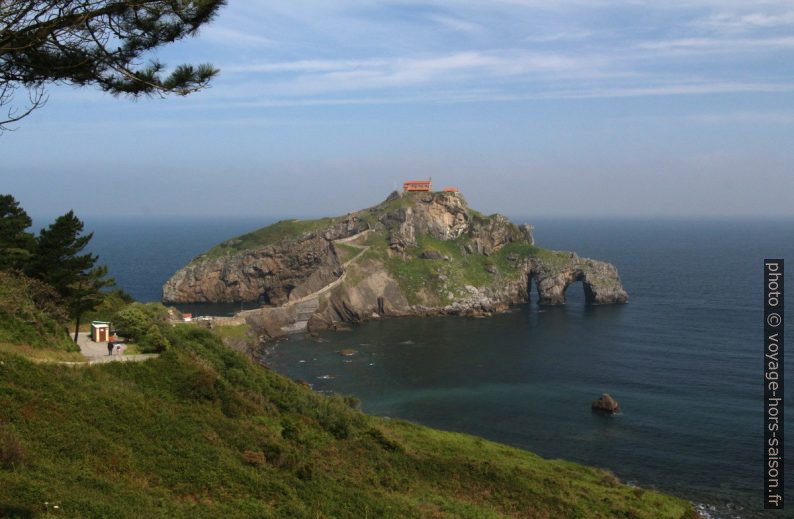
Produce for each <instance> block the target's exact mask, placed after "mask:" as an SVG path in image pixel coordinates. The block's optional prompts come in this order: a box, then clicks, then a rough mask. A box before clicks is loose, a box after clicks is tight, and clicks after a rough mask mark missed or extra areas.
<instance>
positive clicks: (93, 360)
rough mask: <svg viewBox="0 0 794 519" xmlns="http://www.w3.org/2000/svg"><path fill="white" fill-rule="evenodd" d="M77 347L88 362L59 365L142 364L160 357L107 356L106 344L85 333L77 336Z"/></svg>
mask: <svg viewBox="0 0 794 519" xmlns="http://www.w3.org/2000/svg"><path fill="white" fill-rule="evenodd" d="M77 345H78V346H79V347H80V353H82V354H83V356H84V357H85V358H86V359H87V360H88V362H59V364H74V365H82V364H103V363H106V362H142V361H144V360H149V359H154V358H157V357H159V356H160V355H159V354H157V353H145V354H140V355H117V354H113V355H108V343H106V342H94V341H93V340H91V337H89V336H88V333H86V332H80V333H79V334H77Z"/></svg>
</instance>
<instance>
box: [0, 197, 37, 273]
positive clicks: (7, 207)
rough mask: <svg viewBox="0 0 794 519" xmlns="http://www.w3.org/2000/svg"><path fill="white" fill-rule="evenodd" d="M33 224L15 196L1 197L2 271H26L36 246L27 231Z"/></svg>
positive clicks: (0, 243) (0, 261) (0, 249)
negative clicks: (25, 268)
mask: <svg viewBox="0 0 794 519" xmlns="http://www.w3.org/2000/svg"><path fill="white" fill-rule="evenodd" d="M32 223H33V222H32V221H31V219H30V217H29V216H28V214H27V213H26V212H25V210H24V209H22V208H21V207H20V206H19V203H18V202H17V201H16V200H15V199H14V197H13V196H11V195H0V270H11V269H15V270H22V269H24V267H25V265H26V264H27V262H28V261H29V260H30V256H31V254H32V253H33V247H34V245H35V239H34V237H33V234H31V233H29V232H27V231H26V229H27V228H28V227H30V226H31V224H32Z"/></svg>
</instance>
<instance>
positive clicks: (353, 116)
mask: <svg viewBox="0 0 794 519" xmlns="http://www.w3.org/2000/svg"><path fill="white" fill-rule="evenodd" d="M229 4H230V5H228V6H227V7H225V8H224V9H223V10H222V12H221V13H220V15H219V16H218V18H217V19H216V20H214V21H213V22H212V23H211V24H210V25H208V26H206V27H205V28H203V29H202V30H201V31H200V33H199V34H198V36H197V37H195V38H190V39H188V40H184V41H181V42H178V43H176V44H173V45H170V46H168V47H163V48H161V49H159V50H158V51H157V52H156V53H155V54H153V55H152V57H156V58H158V59H159V60H161V61H163V62H165V63H166V64H168V65H170V66H173V65H177V64H179V63H205V62H208V63H212V64H213V65H215V66H216V67H218V68H219V69H220V70H221V73H220V75H219V76H218V77H217V78H216V79H215V80H214V81H213V83H212V85H211V87H210V88H208V89H206V90H204V91H202V92H199V93H196V94H193V95H190V96H187V97H184V98H180V97H167V98H165V99H160V98H154V99H140V100H129V99H125V98H114V97H112V96H109V95H107V94H104V93H102V92H100V91H98V90H96V89H92V88H81V89H80V88H74V87H71V86H68V85H59V86H51V87H50V88H49V89H48V94H49V100H48V102H47V104H46V106H44V107H43V108H41V109H39V110H37V111H36V112H34V113H33V114H32V115H31V116H29V117H28V118H26V119H24V120H22V121H20V122H19V123H17V124H16V130H15V131H13V132H5V133H3V134H2V135H0V152H2V157H3V159H2V161H0V192H8V193H11V194H13V195H14V196H16V198H17V199H18V200H20V201H21V203H22V205H23V207H25V208H26V209H27V210H28V212H29V213H31V214H45V215H55V214H61V213H63V212H65V211H67V210H69V209H74V210H75V211H76V213H77V214H78V215H84V216H103V215H107V216H110V215H113V216H119V217H128V216H129V217H199V216H200V217H209V218H222V217H238V216H245V217H249V216H254V217H259V216H261V217H263V218H272V217H282V216H283V217H302V216H305V217H309V216H320V215H334V214H344V213H347V212H350V211H353V210H357V209H360V208H363V207H367V206H370V205H374V204H375V203H378V202H379V201H381V200H382V199H384V198H385V197H386V196H387V195H388V194H389V192H391V191H392V190H394V189H395V188H397V187H399V186H401V184H402V182H403V181H404V180H407V179H416V178H429V177H432V179H433V182H434V184H435V186H436V187H439V188H440V187H443V186H447V185H450V186H457V187H459V188H460V189H461V191H462V193H463V195H464V196H465V197H466V199H467V200H468V202H469V203H470V205H472V206H473V207H475V208H477V209H480V210H481V211H484V212H487V213H492V212H502V213H506V214H513V215H516V214H519V215H535V216H552V217H557V216H559V217H565V216H593V217H612V216H621V217H622V216H627V217H660V216H663V217H678V216H705V217H722V216H732V217H744V216H759V215H761V216H764V215H767V216H769V215H772V216H793V215H794V2H793V1H768V2H765V1H759V2H751V1H744V0H743V1H733V0H725V1H711V0H687V1H675V0H671V1H666V2H657V1H647V2H646V1H642V0H634V1H612V0H593V1H560V2H558V1H541V0H490V1H487V0H446V1H440V0H439V1H426V2H418V1H414V2H408V1H399V0H396V1H388V2H380V1H371V0H370V1H364V0H345V1H339V0H290V1H289V2H283V1H280V2H279V1H272V0H271V1H264V0H231V1H230V2H229Z"/></svg>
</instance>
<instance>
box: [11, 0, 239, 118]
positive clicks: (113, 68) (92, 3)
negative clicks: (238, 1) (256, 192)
mask: <svg viewBox="0 0 794 519" xmlns="http://www.w3.org/2000/svg"><path fill="white" fill-rule="evenodd" d="M224 4H225V0H59V1H51V0H46V1H44V0H13V1H7V0H0V106H3V105H10V103H11V101H12V98H13V95H14V91H15V90H17V89H18V88H24V89H26V90H27V91H28V94H29V97H30V104H29V106H28V108H27V109H23V110H20V111H16V110H14V109H13V108H10V109H8V111H7V115H6V117H5V118H3V117H0V130H2V129H3V128H4V126H3V125H4V124H7V123H10V122H14V121H17V120H19V119H21V118H23V117H25V116H26V115H28V114H29V113H30V112H31V111H32V110H33V109H35V108H36V107H38V106H39V105H41V104H42V103H43V100H44V85H46V84H47V83H53V82H60V83H70V84H73V85H79V86H86V85H97V86H98V87H99V88H101V89H102V90H105V91H107V92H110V93H111V94H114V95H119V94H126V95H130V96H139V95H152V94H155V95H157V94H159V95H162V94H166V93H176V94H178V95H186V94H188V93H190V92H194V91H196V90H198V89H200V88H203V87H204V86H206V85H207V83H208V82H209V80H210V79H211V78H212V77H213V76H214V75H215V74H217V70H216V69H215V68H213V67H212V66H210V65H206V64H204V65H199V66H192V65H179V66H177V67H175V68H174V69H173V70H172V71H171V72H170V73H169V74H164V70H165V67H164V65H163V64H162V63H160V62H158V61H156V60H153V61H151V62H149V63H148V64H143V65H142V64H141V61H142V59H141V58H143V56H144V55H146V54H147V53H150V52H151V51H153V50H154V49H156V48H158V47H160V46H162V45H165V44H168V43H172V42H174V41H177V40H180V39H182V38H185V37H187V36H192V35H195V34H196V32H197V31H198V29H199V28H200V27H201V26H202V25H204V24H206V23H207V22H209V21H210V20H212V18H213V17H214V16H215V15H216V14H217V12H218V10H219V9H220V8H221V6H223V5H224Z"/></svg>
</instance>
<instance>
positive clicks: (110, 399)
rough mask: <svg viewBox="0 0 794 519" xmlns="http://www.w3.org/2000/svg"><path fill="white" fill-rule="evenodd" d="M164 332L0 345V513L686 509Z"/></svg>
mask: <svg viewBox="0 0 794 519" xmlns="http://www.w3.org/2000/svg"><path fill="white" fill-rule="evenodd" d="M227 332H228V331H227ZM168 335H169V339H170V341H171V343H172V347H171V348H170V349H169V350H168V351H167V352H165V353H163V354H162V355H161V357H160V358H159V359H156V360H150V361H147V362H144V363H111V364H104V365H96V366H90V367H83V368H74V367H68V366H60V365H54V364H36V363H33V362H30V361H29V360H27V359H26V358H25V357H23V356H22V355H17V354H11V353H7V352H3V353H0V516H11V517H34V516H48V515H50V514H53V512H52V510H53V508H52V506H53V505H58V507H59V513H61V514H65V515H67V516H71V517H252V516H255V517H365V516H370V517H505V516H507V517H583V518H584V517H587V518H591V517H615V516H620V517H636V518H642V517H648V518H651V517H653V518H657V517H694V516H693V515H692V512H691V510H690V506H689V504H688V503H687V502H685V501H682V500H679V499H676V498H673V497H669V496H666V495H663V494H660V493H657V492H654V491H648V490H643V489H638V488H632V487H628V486H624V485H622V484H620V483H618V482H617V480H616V479H615V478H614V477H613V476H612V475H610V474H609V473H608V472H605V471H602V470H599V469H595V468H589V467H584V466H581V465H578V464H575V463H570V462H565V461H559V460H544V459H542V458H540V457H538V456H536V455H533V454H531V453H529V452H526V451H522V450H519V449H515V448H511V447H507V446H504V445H500V444H496V443H493V442H489V441H486V440H482V439H480V438H476V437H473V436H468V435H464V434H456V433H449V432H442V431H437V430H433V429H429V428H426V427H422V426H419V425H415V424H410V423H407V422H403V421H399V420H387V419H382V418H376V417H371V416H367V415H365V414H363V413H361V412H359V411H357V410H355V409H354V408H353V405H354V403H355V402H354V401H353V400H352V399H349V398H343V397H339V396H335V397H327V396H323V395H318V394H316V393H314V392H312V391H311V390H309V389H308V388H305V387H303V386H301V385H299V384H296V383H294V382H292V381H290V380H288V379H287V378H285V377H283V376H281V375H278V374H276V373H274V372H272V371H270V370H267V369H265V368H263V367H261V366H259V365H257V364H254V363H253V362H251V361H250V360H249V359H247V358H246V357H245V356H244V355H242V354H239V353H237V352H234V351H232V350H230V349H229V348H227V347H225V346H223V344H222V343H221V340H220V338H219V337H218V336H216V335H214V334H212V333H211V332H209V331H207V330H204V329H201V328H199V327H198V326H191V325H179V326H176V327H173V328H171V329H170V332H169V334H168ZM225 335H227V336H228V335H230V333H226V334H225ZM231 335H234V334H231ZM20 351H24V350H20ZM45 503H46V504H45ZM48 510H49V512H48ZM53 515H54V514H53Z"/></svg>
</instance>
